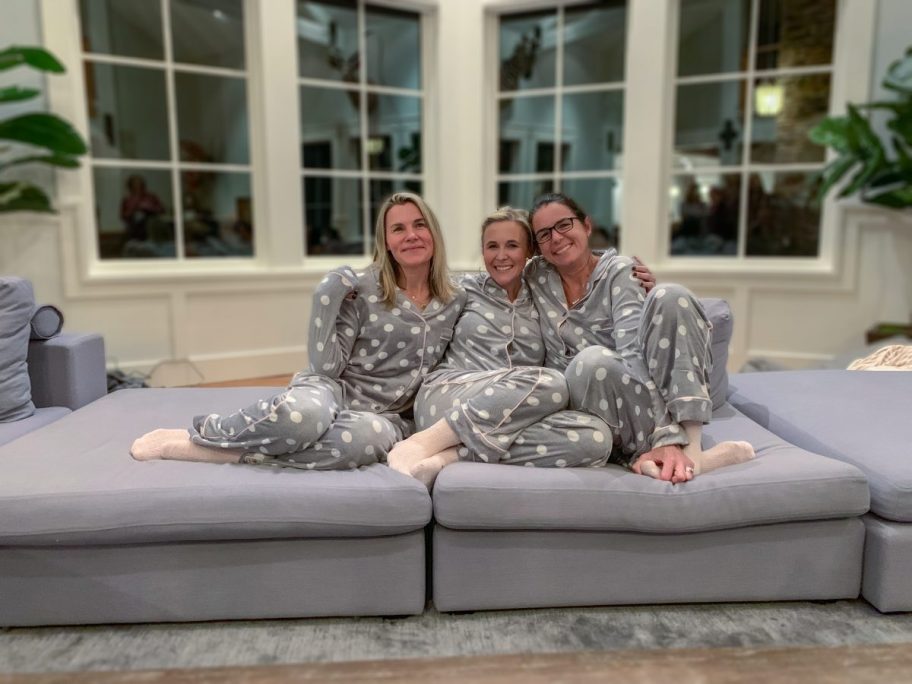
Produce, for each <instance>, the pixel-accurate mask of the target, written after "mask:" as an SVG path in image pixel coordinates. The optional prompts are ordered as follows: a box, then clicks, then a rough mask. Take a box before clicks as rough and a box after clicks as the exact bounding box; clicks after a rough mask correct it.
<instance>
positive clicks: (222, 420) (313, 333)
mask: <svg viewBox="0 0 912 684" xmlns="http://www.w3.org/2000/svg"><path fill="white" fill-rule="evenodd" d="M464 303H465V292H463V291H462V290H461V289H459V288H457V291H456V295H455V296H454V297H453V299H452V300H450V301H449V302H441V301H439V300H438V299H436V298H435V299H432V300H431V301H430V303H428V305H427V306H426V307H425V308H424V310H420V309H419V308H418V307H417V306H415V305H414V304H413V303H412V302H411V301H410V300H409V299H408V298H407V297H406V296H405V295H404V294H403V293H402V292H401V291H400V292H397V295H396V302H395V305H394V306H393V307H389V308H388V307H387V306H386V304H384V303H383V301H382V299H381V293H380V283H379V278H378V273H377V270H376V268H375V267H373V266H372V267H370V268H368V269H367V270H366V271H364V272H361V273H357V274H356V273H354V272H353V271H352V270H351V269H349V268H340V269H337V270H334V271H331V272H330V273H329V274H327V276H326V277H325V278H324V279H323V280H322V281H321V282H320V284H319V285H318V286H317V288H316V291H315V292H314V296H313V307H312V310H311V319H310V330H309V344H308V356H309V360H310V366H309V368H307V369H306V370H303V371H301V372H299V373H298V374H297V375H295V377H294V378H293V379H292V381H291V384H290V385H289V386H288V388H287V389H286V390H285V391H284V392H281V393H279V394H276V395H275V396H273V397H271V398H266V399H262V400H260V401H258V402H256V403H254V404H252V405H251V406H248V407H247V408H243V409H240V410H238V411H237V412H235V413H232V414H228V415H217V414H210V415H208V416H197V417H196V418H195V419H194V421H193V428H192V429H191V431H190V437H191V440H192V441H193V442H195V443H196V444H202V445H204V446H209V447H221V448H226V449H244V456H243V457H242V460H243V461H244V462H246V463H253V464H267V465H275V466H285V467H296V468H306V469H324V470H333V469H343V468H356V467H358V466H360V465H368V464H371V463H376V462H378V461H382V460H383V459H385V456H386V453H387V452H388V451H389V449H390V448H392V446H393V444H395V443H396V442H397V441H399V440H401V439H404V438H405V437H407V436H408V435H409V434H410V433H411V431H412V425H411V421H410V420H408V419H407V418H406V417H403V414H405V416H408V415H409V414H410V412H411V409H412V405H413V401H414V397H415V394H416V392H417V391H418V388H419V387H420V384H421V380H422V379H423V377H424V376H425V375H426V374H427V373H428V372H429V371H430V370H431V369H432V368H433V367H434V365H435V364H436V363H437V362H438V361H439V360H440V358H441V357H442V356H443V353H444V350H445V349H446V347H447V343H448V342H449V340H450V338H451V337H452V331H453V326H454V324H455V322H456V319H457V318H458V316H459V313H460V311H461V310H462V308H463V305H464Z"/></svg>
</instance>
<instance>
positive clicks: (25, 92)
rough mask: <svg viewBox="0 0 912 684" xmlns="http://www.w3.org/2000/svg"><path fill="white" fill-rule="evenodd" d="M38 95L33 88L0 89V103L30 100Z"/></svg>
mask: <svg viewBox="0 0 912 684" xmlns="http://www.w3.org/2000/svg"><path fill="white" fill-rule="evenodd" d="M38 94H39V91H37V90H35V89H34V88H20V87H19V86H11V87H9V88H0V102H20V101H22V100H31V99H32V98H33V97H35V96H36V95H38Z"/></svg>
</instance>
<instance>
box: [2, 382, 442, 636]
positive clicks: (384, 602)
mask: <svg viewBox="0 0 912 684" xmlns="http://www.w3.org/2000/svg"><path fill="white" fill-rule="evenodd" d="M273 391H274V388H262V389H260V388H242V389H138V390H122V391H120V392H116V393H114V394H111V395H108V396H106V397H104V398H102V399H100V400H98V401H96V402H93V403H92V404H89V405H88V406H86V407H84V408H82V409H79V410H77V411H75V412H73V413H71V414H70V415H68V416H65V417H63V418H60V419H59V420H57V421H55V422H53V423H51V424H50V425H47V426H45V427H43V428H40V429H38V430H35V431H34V432H31V433H29V434H27V435H25V436H24V437H21V438H20V439H17V440H15V441H13V442H10V443H9V444H6V445H4V446H2V447H0V467H2V473H3V475H2V477H0V625H41V624H74V623H111V622H154V621H188V620H220V619H238V618H277V617H303V616H317V615H400V614H414V613H420V612H421V611H422V610H423V609H424V605H425V598H426V597H425V536H424V528H425V526H426V525H427V523H428V522H429V520H430V517H431V501H430V497H429V495H428V493H427V490H426V489H425V488H424V486H423V485H421V484H420V483H419V482H417V481H416V480H414V479H412V478H409V477H406V476H403V475H400V474H398V473H396V472H394V471H391V470H390V469H389V468H387V467H386V466H385V465H375V466H370V467H367V468H362V469H360V470H356V471H345V472H302V471H297V470H287V469H271V468H264V467H256V466H242V465H213V464H205V463H179V462H168V461H154V462H137V461H134V460H133V459H132V458H131V457H130V455H129V451H128V450H129V446H130V444H131V443H132V440H133V439H134V438H135V437H136V436H138V435H140V434H142V433H143V432H146V431H147V430H150V429H152V428H155V427H179V426H182V425H185V424H187V422H188V421H189V419H190V417H191V416H193V415H194V414H197V413H205V412H207V411H228V410H234V409H237V408H238V407H240V406H243V405H245V404H247V403H250V402H251V401H253V400H256V399H258V398H261V397H265V396H268V395H269V394H271V393H272V392H273Z"/></svg>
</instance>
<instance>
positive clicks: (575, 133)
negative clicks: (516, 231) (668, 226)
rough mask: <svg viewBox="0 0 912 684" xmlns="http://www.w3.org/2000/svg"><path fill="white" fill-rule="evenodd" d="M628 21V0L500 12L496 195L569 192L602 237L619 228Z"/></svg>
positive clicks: (525, 202) (525, 199) (527, 199)
mask: <svg viewBox="0 0 912 684" xmlns="http://www.w3.org/2000/svg"><path fill="white" fill-rule="evenodd" d="M626 25H627V2H626V0H596V1H594V2H587V3H585V4H578V5H577V4H574V5H570V6H566V7H565V6H558V7H557V9H556V10H549V11H538V12H524V13H518V14H503V15H501V16H500V19H499V31H498V35H499V38H500V46H499V55H500V90H499V92H498V96H497V104H498V119H499V121H498V133H499V140H498V159H497V169H498V175H497V197H498V203H499V204H501V205H502V204H511V205H513V206H518V207H529V206H531V204H532V201H533V200H534V199H535V197H536V196H537V195H539V194H541V193H543V192H550V191H554V190H558V191H562V192H565V193H567V194H568V195H569V196H571V197H573V198H574V199H576V200H577V201H578V202H579V203H580V205H581V206H582V207H583V208H584V209H585V210H586V211H588V212H589V213H590V214H591V215H592V218H593V221H594V224H595V229H596V230H595V233H594V236H593V244H597V245H599V246H608V245H616V244H617V243H618V238H619V225H618V217H619V216H620V202H621V188H620V183H619V182H618V180H617V176H618V175H619V173H620V171H621V166H622V162H623V152H622V147H621V144H622V141H623V138H624V121H623V114H624V84H623V82H622V81H621V79H622V78H623V74H624V53H625V50H626ZM558 64H561V65H562V71H561V73H558ZM558 107H559V108H560V109H559V110H558ZM558 120H559V121H560V125H558Z"/></svg>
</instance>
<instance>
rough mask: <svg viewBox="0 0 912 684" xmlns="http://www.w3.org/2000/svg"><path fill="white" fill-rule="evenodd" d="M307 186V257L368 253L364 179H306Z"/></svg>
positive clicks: (305, 219) (305, 205)
mask: <svg viewBox="0 0 912 684" xmlns="http://www.w3.org/2000/svg"><path fill="white" fill-rule="evenodd" d="M303 183H304V223H305V233H304V234H305V237H306V249H307V254H310V255H316V254H364V253H365V250H364V233H363V230H362V223H361V207H362V206H363V205H362V203H361V181H360V179H358V178H330V177H327V176H305V177H304V179H303Z"/></svg>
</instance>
